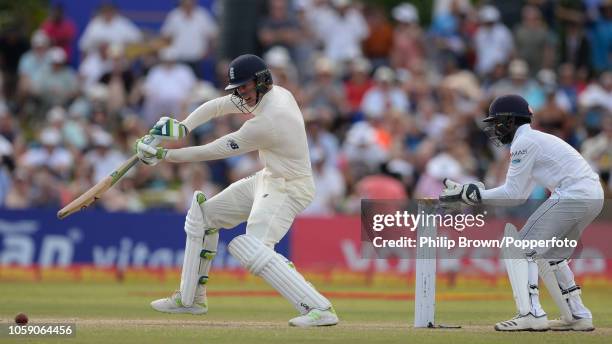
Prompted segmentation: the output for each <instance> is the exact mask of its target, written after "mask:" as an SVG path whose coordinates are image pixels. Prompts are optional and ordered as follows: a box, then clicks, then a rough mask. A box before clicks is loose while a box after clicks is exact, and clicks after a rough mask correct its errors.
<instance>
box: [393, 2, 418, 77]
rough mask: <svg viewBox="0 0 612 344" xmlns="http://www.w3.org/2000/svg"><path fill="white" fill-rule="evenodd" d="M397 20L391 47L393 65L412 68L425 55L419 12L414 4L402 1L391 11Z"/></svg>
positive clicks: (407, 68)
mask: <svg viewBox="0 0 612 344" xmlns="http://www.w3.org/2000/svg"><path fill="white" fill-rule="evenodd" d="M391 15H392V16H393V19H394V20H395V21H396V23H397V24H396V26H395V30H394V32H393V46H392V48H391V56H390V59H391V66H393V67H394V68H403V69H406V70H409V69H410V66H412V65H413V64H415V63H417V62H420V61H422V60H423V59H424V56H425V39H424V35H423V30H422V29H421V27H420V26H419V12H418V10H417V8H416V7H414V5H413V4H410V3H402V4H400V5H398V6H396V7H394V8H393V10H392V11H391Z"/></svg>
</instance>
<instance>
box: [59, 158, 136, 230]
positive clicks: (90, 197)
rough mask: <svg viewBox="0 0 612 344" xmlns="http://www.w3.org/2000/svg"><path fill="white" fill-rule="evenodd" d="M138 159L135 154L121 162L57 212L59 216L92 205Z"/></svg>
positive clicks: (64, 216) (61, 217)
mask: <svg viewBox="0 0 612 344" xmlns="http://www.w3.org/2000/svg"><path fill="white" fill-rule="evenodd" d="M138 161H139V159H138V156H137V155H136V154H134V155H133V156H132V157H131V158H129V159H128V160H126V161H125V162H124V163H123V164H121V166H119V167H118V168H117V169H116V170H114V171H113V173H111V174H110V175H109V176H107V177H105V178H104V179H102V180H101V181H99V182H98V184H96V185H94V186H92V187H91V189H89V190H87V191H85V193H83V194H82V195H81V196H79V197H77V199H75V200H74V201H72V202H70V203H68V205H67V206H65V207H63V208H62V209H60V211H58V212H57V218H59V219H60V220H61V219H65V218H66V217H67V216H69V215H72V214H74V213H76V212H77V211H79V210H83V209H85V208H87V207H88V206H90V205H91V204H92V203H94V202H95V201H96V200H97V199H98V198H100V197H102V195H103V194H104V193H105V192H106V190H108V189H110V188H111V187H112V186H113V185H115V184H116V183H117V182H118V181H119V180H120V179H121V177H123V176H124V175H125V174H126V173H127V171H129V170H130V168H132V167H133V166H134V165H136V163H138Z"/></svg>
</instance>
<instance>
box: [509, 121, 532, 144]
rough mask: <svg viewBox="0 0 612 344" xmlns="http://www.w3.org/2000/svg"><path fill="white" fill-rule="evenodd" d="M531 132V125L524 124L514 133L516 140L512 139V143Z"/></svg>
mask: <svg viewBox="0 0 612 344" xmlns="http://www.w3.org/2000/svg"><path fill="white" fill-rule="evenodd" d="M529 130H531V125H530V124H529V123H526V124H523V125H521V126H520V127H518V129H516V132H515V133H514V138H513V139H512V141H514V140H516V138H517V137H519V136H521V135H523V134H524V133H525V132H527V131H529Z"/></svg>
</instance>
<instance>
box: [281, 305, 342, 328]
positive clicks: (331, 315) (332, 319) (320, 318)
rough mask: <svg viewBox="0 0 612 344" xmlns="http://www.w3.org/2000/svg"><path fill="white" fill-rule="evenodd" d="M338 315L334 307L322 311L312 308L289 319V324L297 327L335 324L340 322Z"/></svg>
mask: <svg viewBox="0 0 612 344" xmlns="http://www.w3.org/2000/svg"><path fill="white" fill-rule="evenodd" d="M338 321H339V320H338V316H337V315H336V311H335V310H334V308H333V307H332V308H330V309H328V310H325V311H322V310H319V309H311V310H310V312H308V313H306V314H304V315H300V316H299V317H295V318H293V319H291V320H289V326H295V327H315V326H334V325H336V324H337V323H338Z"/></svg>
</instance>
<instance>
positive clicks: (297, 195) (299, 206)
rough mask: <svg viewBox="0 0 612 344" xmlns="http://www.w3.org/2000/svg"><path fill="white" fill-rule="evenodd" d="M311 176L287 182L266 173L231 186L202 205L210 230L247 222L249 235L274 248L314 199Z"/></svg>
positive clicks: (260, 172) (205, 223)
mask: <svg viewBox="0 0 612 344" xmlns="http://www.w3.org/2000/svg"><path fill="white" fill-rule="evenodd" d="M314 192H315V188H314V181H313V179H312V177H311V176H308V177H303V178H298V179H293V180H289V181H288V180H285V179H284V178H273V177H271V176H270V175H269V174H268V173H267V172H266V171H265V170H260V171H259V172H257V173H256V174H254V175H252V176H250V177H246V178H243V179H241V180H239V181H237V182H234V183H232V184H231V185H230V186H228V187H227V188H226V189H224V190H223V191H221V192H220V193H219V194H217V195H215V196H214V197H212V198H211V199H210V200H207V201H206V202H205V203H204V206H203V213H204V225H205V226H206V227H207V228H233V227H235V226H237V225H238V224H240V223H242V222H244V221H247V227H246V233H247V234H249V235H253V236H255V237H257V238H258V239H260V240H261V241H262V242H263V243H264V244H265V245H267V246H269V247H270V248H274V245H276V244H277V243H278V242H279V241H280V240H281V239H282V238H283V237H284V236H285V234H287V231H289V228H290V227H291V224H292V223H293V219H295V217H296V216H297V215H298V214H299V213H301V212H302V211H303V210H304V209H305V208H306V207H307V206H308V205H309V204H310V202H311V201H312V199H313V198H314Z"/></svg>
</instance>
